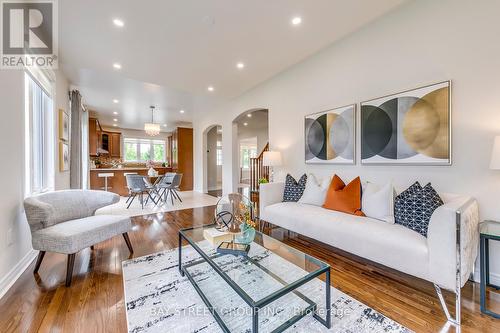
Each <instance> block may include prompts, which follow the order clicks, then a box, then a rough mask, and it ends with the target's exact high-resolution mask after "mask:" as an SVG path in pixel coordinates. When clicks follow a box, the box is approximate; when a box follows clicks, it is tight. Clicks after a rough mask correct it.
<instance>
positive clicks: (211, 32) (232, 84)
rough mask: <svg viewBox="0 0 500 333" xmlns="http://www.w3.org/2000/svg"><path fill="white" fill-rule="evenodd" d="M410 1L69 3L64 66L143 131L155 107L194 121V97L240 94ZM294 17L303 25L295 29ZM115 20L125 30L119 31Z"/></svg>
mask: <svg viewBox="0 0 500 333" xmlns="http://www.w3.org/2000/svg"><path fill="white" fill-rule="evenodd" d="M403 2H405V0H377V1H373V0H314V1H311V0H272V1H270V0H252V1H234V0H203V1H201V0H176V1H174V0H148V1H138V0H106V1H103V0H64V1H60V2H59V17H60V21H59V35H60V44H59V53H60V60H61V64H62V68H63V70H64V72H65V73H66V75H67V76H68V77H69V79H70V81H71V82H72V83H73V85H74V86H76V87H78V89H80V91H81V92H82V95H83V96H84V99H85V102H86V103H87V104H88V105H89V106H90V108H91V109H95V110H96V111H98V112H99V114H102V115H103V122H104V123H105V124H109V121H110V120H112V112H113V111H114V110H117V111H119V112H120V119H119V123H120V126H122V127H125V128H137V129H140V128H142V126H143V123H144V121H147V120H148V119H149V118H150V113H149V112H148V110H149V105H150V104H155V105H156V106H157V107H158V108H159V111H158V112H157V116H158V118H157V121H158V122H161V123H164V122H167V123H168V124H169V125H172V124H175V123H176V122H178V121H190V120H192V117H193V114H192V112H193V110H192V107H193V102H192V98H193V96H197V95H213V96H214V97H215V98H221V99H225V98H233V97H236V96H238V95H240V94H242V93H243V92H245V91H247V90H249V89H251V88H252V87H254V86H256V85H258V84H259V83H261V82H263V81H265V80H267V79H269V78H271V77H273V76H275V75H276V74H278V73H279V72H281V71H283V70H285V69H286V68H288V67H290V66H292V65H293V64H295V63H297V62H300V61H301V60H303V59H305V58H307V57H308V56H310V55H312V54H314V53H316V52H318V51H319V50H321V49H323V48H324V47H326V46H328V45H329V44H331V43H333V42H335V41H337V40H339V39H341V38H342V37H344V36H346V35H348V34H350V33H352V32H354V31H356V30H358V29H360V28H361V27H363V26H365V25H367V24H368V23H370V22H371V21H373V20H375V19H377V18H378V17H380V16H381V15H383V14H386V13H387V12H388V11H390V10H392V9H394V8H395V7H396V6H398V5H400V4H402V3H403ZM294 16H301V17H302V24H301V25H299V26H292V25H291V23H290V21H291V19H292V17H294ZM114 18H120V19H122V20H123V21H124V22H125V26H124V27H123V28H118V27H116V26H114V25H113V23H112V20H113V19H114ZM239 61H242V62H244V63H245V65H246V67H245V68H244V69H243V70H238V69H236V63H237V62H239ZM114 62H119V63H120V64H121V65H122V69H121V70H120V71H116V70H114V69H113V67H112V64H113V63H114ZM209 85H213V86H214V87H215V91H214V92H213V93H209V92H208V91H207V87H208V86H209ZM114 98H116V99H119V100H120V103H119V104H118V105H115V104H113V102H112V100H113V99H114ZM180 109H184V110H186V112H185V114H184V115H181V114H180V113H179V110H180Z"/></svg>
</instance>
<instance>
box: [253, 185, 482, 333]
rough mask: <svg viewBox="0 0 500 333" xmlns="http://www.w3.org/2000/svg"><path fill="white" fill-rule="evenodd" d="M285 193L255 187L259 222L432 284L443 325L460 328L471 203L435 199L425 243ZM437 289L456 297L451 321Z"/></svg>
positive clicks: (475, 218) (474, 226) (472, 226)
mask: <svg viewBox="0 0 500 333" xmlns="http://www.w3.org/2000/svg"><path fill="white" fill-rule="evenodd" d="M284 187H285V184H284V183H269V184H261V185H260V193H259V194H260V198H259V200H260V218H261V220H263V221H266V222H269V223H272V224H274V225H277V226H279V227H283V228H286V229H288V230H290V231H293V232H296V233H298V234H302V235H304V236H306V237H310V238H313V239H316V240H318V241H320V242H322V243H325V244H328V245H331V246H333V247H336V248H339V249H341V250H344V251H346V252H349V253H352V254H354V255H357V256H359V257H362V258H366V259H368V260H371V261H374V262H377V263H379V264H382V265H384V266H387V267H390V268H393V269H396V270H398V271H401V272H403V273H406V274H410V275H413V276H416V277H419V278H422V279H424V280H427V281H430V282H432V283H433V284H434V286H435V289H436V292H437V294H438V296H439V300H440V302H441V305H442V307H443V310H444V312H445V314H446V316H447V318H448V321H450V322H451V323H453V324H455V325H460V309H461V308H460V300H461V298H460V291H461V288H462V287H463V286H464V284H465V282H467V279H468V278H469V276H470V275H471V273H472V271H473V268H474V262H475V260H476V257H477V250H478V244H479V232H478V225H479V209H478V204H477V202H476V200H474V199H473V198H471V197H467V196H460V195H454V194H440V196H441V198H442V199H443V201H444V205H443V206H441V207H439V208H437V209H436V210H435V211H434V213H433V215H432V217H431V220H430V223H429V229H428V234H427V238H426V237H424V236H422V235H421V234H419V233H417V232H415V231H412V230H410V229H408V228H406V227H403V226H401V225H398V224H392V223H387V222H383V221H379V220H376V219H373V218H369V217H361V216H355V215H350V214H345V213H341V212H337V211H333V210H328V209H325V208H322V207H319V206H313V205H308V204H301V203H297V202H282V201H283V191H284ZM441 288H444V289H447V290H450V291H452V292H454V293H455V296H456V297H455V301H456V303H455V304H456V311H455V317H454V318H453V317H452V316H451V315H450V313H449V311H448V308H447V307H446V303H445V302H444V299H443V296H442V293H441Z"/></svg>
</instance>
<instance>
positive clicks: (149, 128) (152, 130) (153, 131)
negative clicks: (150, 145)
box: [144, 106, 160, 136]
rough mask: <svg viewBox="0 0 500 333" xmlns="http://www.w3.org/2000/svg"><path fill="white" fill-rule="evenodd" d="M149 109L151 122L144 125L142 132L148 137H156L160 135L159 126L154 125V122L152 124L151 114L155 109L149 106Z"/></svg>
mask: <svg viewBox="0 0 500 333" xmlns="http://www.w3.org/2000/svg"><path fill="white" fill-rule="evenodd" d="M150 108H151V122H150V123H145V124H144V131H146V134H147V135H149V136H156V135H158V134H160V124H155V122H154V118H153V113H154V110H155V107H154V106H150Z"/></svg>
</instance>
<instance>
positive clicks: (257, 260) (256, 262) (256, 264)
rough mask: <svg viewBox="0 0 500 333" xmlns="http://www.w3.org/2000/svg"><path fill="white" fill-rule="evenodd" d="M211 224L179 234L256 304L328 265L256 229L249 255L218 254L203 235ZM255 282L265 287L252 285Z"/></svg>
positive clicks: (185, 230) (214, 246) (319, 272)
mask: <svg viewBox="0 0 500 333" xmlns="http://www.w3.org/2000/svg"><path fill="white" fill-rule="evenodd" d="M213 228H214V225H209V226H202V227H195V228H192V229H184V230H181V231H180V233H181V234H182V236H183V237H184V238H185V239H186V240H187V241H188V242H189V243H190V245H192V246H193V247H195V248H196V250H197V251H198V252H199V253H200V254H201V255H202V256H203V257H204V260H207V259H208V260H210V261H211V263H212V264H215V265H216V267H217V268H219V270H220V272H222V274H224V275H225V277H227V278H228V279H229V280H230V281H228V282H232V283H233V284H234V285H236V286H237V287H238V289H240V291H242V293H243V295H241V296H242V297H244V298H245V297H249V298H250V299H251V300H252V301H253V302H254V303H255V304H258V303H264V302H266V299H267V300H268V299H269V298H272V297H274V296H275V295H276V294H277V293H279V292H283V291H284V289H287V287H290V286H291V285H293V284H297V283H300V282H301V281H304V280H308V279H311V278H312V277H315V276H319V275H321V274H323V273H324V272H326V271H327V270H329V267H330V266H329V265H328V264H326V263H324V262H322V261H321V260H318V259H316V258H314V257H311V256H309V255H307V254H305V253H303V252H301V251H299V250H297V249H295V248H292V247H290V246H288V245H286V244H284V243H282V242H280V241H279V240H277V239H274V238H272V237H270V236H267V235H265V234H262V233H260V232H258V231H257V232H256V235H255V239H254V241H253V242H252V243H251V244H250V251H249V253H248V256H246V257H245V256H234V255H231V254H224V255H221V254H218V253H217V252H216V248H217V246H218V244H212V243H210V242H209V241H208V240H206V239H205V237H204V232H205V230H206V229H213ZM256 282H257V283H259V284H260V285H261V286H265V288H255V285H256Z"/></svg>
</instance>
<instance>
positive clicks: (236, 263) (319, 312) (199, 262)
mask: <svg viewBox="0 0 500 333" xmlns="http://www.w3.org/2000/svg"><path fill="white" fill-rule="evenodd" d="M214 227H215V225H207V226H202V227H194V228H188V229H182V230H180V231H179V271H180V273H181V275H182V276H187V278H188V279H189V281H190V282H191V283H192V285H193V287H194V288H195V289H196V291H197V292H198V294H199V295H200V297H201V298H202V300H203V301H204V303H205V305H206V306H207V308H208V310H209V311H210V313H211V314H212V315H213V317H214V318H215V320H216V321H217V323H218V324H219V326H220V327H221V328H222V330H223V331H224V332H235V331H251V332H254V333H257V332H259V328H261V330H262V329H263V328H265V330H266V331H271V332H282V331H284V330H285V329H287V328H288V327H290V326H292V325H293V324H295V323H296V322H297V321H298V320H300V319H301V318H303V317H304V316H306V315H308V314H312V316H313V317H314V318H315V319H316V320H317V321H319V322H320V323H321V324H323V325H324V326H326V327H327V328H330V327H331V300H330V266H329V265H328V264H326V263H324V262H322V261H320V260H318V259H316V258H314V257H311V256H309V255H307V254H305V253H303V252H301V251H299V250H297V249H295V248H292V247H290V246H288V245H286V244H284V243H282V242H280V241H278V240H276V239H274V238H272V237H270V236H267V235H265V234H262V233H260V232H256V236H255V239H254V241H253V242H252V243H251V244H250V251H249V252H248V255H246V256H235V255H231V254H224V255H223V254H219V253H217V252H216V247H217V245H218V244H212V243H210V242H209V241H208V240H206V239H205V237H204V232H205V230H207V229H211V228H214ZM183 240H185V241H187V242H188V243H189V245H190V246H191V247H192V249H194V250H195V251H196V253H197V254H199V256H200V257H201V258H199V257H198V256H197V255H196V257H197V259H192V257H193V256H192V255H190V256H189V258H190V259H186V258H187V256H186V258H184V259H185V261H186V262H185V263H184V264H183V262H182V261H183V251H184V253H185V252H193V251H192V249H191V248H190V247H187V248H184V249H183V248H182V244H183ZM322 274H325V285H324V291H322V294H321V295H323V296H321V299H317V298H318V295H317V291H318V288H317V287H314V288H309V289H308V287H307V285H306V284H307V283H308V282H310V281H312V280H314V279H315V278H317V277H319V276H320V275H322ZM320 286H321V287H322V286H323V285H322V284H320ZM321 289H323V288H321ZM323 292H324V294H323ZM312 296H314V297H312ZM323 301H324V306H323V307H322V308H320V307H319V306H318V303H320V302H321V303H323Z"/></svg>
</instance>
